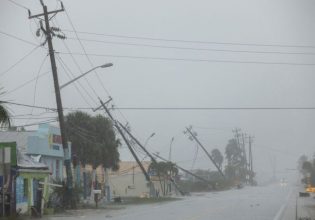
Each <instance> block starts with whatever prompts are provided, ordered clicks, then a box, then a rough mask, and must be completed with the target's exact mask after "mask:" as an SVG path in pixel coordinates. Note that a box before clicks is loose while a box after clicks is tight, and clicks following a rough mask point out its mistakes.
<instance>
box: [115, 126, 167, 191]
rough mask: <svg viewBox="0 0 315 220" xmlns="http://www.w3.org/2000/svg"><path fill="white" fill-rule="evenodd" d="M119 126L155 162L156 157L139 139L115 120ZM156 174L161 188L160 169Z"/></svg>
mask: <svg viewBox="0 0 315 220" xmlns="http://www.w3.org/2000/svg"><path fill="white" fill-rule="evenodd" d="M117 123H118V124H119V125H120V127H121V128H122V129H123V130H124V131H125V132H126V133H127V134H128V135H129V136H130V137H131V139H132V140H133V141H134V142H135V143H136V144H138V146H139V147H140V148H141V149H142V150H143V151H144V152H145V153H146V154H147V155H148V156H149V157H150V159H151V161H152V162H153V163H154V164H157V161H156V159H155V158H154V157H153V156H152V155H151V154H150V153H149V151H148V150H147V149H146V148H145V147H144V146H143V145H142V144H141V143H140V141H139V140H138V139H137V138H135V136H133V135H132V134H131V132H130V131H129V130H128V129H127V128H126V127H125V126H123V125H122V124H121V123H120V122H117ZM157 172H158V176H159V182H160V186H161V190H163V187H162V182H161V174H160V171H159V170H158V171H157ZM163 194H164V190H163Z"/></svg>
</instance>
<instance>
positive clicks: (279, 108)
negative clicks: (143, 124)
mask: <svg viewBox="0 0 315 220" xmlns="http://www.w3.org/2000/svg"><path fill="white" fill-rule="evenodd" d="M114 109H120V110H188V111H189V110H315V107H118V108H114Z"/></svg>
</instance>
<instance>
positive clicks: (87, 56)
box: [65, 11, 109, 95]
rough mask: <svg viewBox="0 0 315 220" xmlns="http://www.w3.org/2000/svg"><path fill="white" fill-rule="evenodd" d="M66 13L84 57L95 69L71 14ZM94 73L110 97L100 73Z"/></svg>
mask: <svg viewBox="0 0 315 220" xmlns="http://www.w3.org/2000/svg"><path fill="white" fill-rule="evenodd" d="M65 13H66V16H67V18H68V20H69V23H70V25H71V27H72V29H73V31H74V33H75V35H76V37H77V39H78V41H79V43H80V46H81V48H82V50H83V52H84V56H85V57H86V58H87V60H88V62H89V63H90V66H91V67H92V68H93V67H94V64H93V62H92V61H91V59H90V57H89V55H88V54H87V52H86V50H85V47H84V45H83V43H82V42H81V41H80V38H79V35H78V33H77V32H76V29H75V27H74V24H73V22H72V20H71V18H70V16H69V14H68V12H67V11H65ZM94 73H95V74H96V76H97V78H98V80H99V83H100V84H101V86H102V87H103V89H104V91H105V92H106V93H107V95H109V92H108V91H107V89H106V88H105V86H104V85H103V83H102V80H101V77H100V76H99V75H98V73H97V71H96V70H94Z"/></svg>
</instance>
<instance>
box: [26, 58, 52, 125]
mask: <svg viewBox="0 0 315 220" xmlns="http://www.w3.org/2000/svg"><path fill="white" fill-rule="evenodd" d="M47 57H48V56H45V58H44V59H43V61H42V63H41V64H40V67H39V69H38V72H37V76H36V80H35V87H34V94H33V106H34V105H35V102H36V91H37V82H38V78H39V74H40V72H41V70H42V67H43V66H44V64H45V61H46V59H47ZM33 111H34V108H32V109H31V113H30V114H31V115H32V114H33ZM29 120H30V118H29V119H28V120H27V122H26V123H28V121H29Z"/></svg>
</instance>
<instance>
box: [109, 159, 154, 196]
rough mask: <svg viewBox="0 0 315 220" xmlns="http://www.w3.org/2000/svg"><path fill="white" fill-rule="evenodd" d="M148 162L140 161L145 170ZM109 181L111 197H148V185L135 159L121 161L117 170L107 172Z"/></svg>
mask: <svg viewBox="0 0 315 220" xmlns="http://www.w3.org/2000/svg"><path fill="white" fill-rule="evenodd" d="M150 163H151V162H149V161H143V162H142V165H143V167H144V169H145V170H146V171H148V169H149V166H150ZM109 183H110V189H111V194H112V195H113V197H116V196H122V197H149V195H150V185H149V184H148V182H147V181H146V179H145V176H144V174H143V173H142V171H141V169H140V167H139V166H138V164H137V162H136V161H121V162H120V163H119V170H117V171H111V172H110V173H109Z"/></svg>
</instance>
